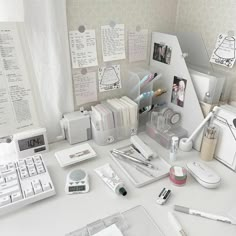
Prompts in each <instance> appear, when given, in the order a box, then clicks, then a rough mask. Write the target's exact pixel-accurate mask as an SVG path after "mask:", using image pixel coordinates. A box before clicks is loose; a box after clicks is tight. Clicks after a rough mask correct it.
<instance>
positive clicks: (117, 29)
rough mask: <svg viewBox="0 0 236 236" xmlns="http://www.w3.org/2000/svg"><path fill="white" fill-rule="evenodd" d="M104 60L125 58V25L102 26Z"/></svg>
mask: <svg viewBox="0 0 236 236" xmlns="http://www.w3.org/2000/svg"><path fill="white" fill-rule="evenodd" d="M101 37H102V54H103V61H105V62H107V61H114V60H122V59H125V26H124V25H123V24H117V25H115V26H114V27H111V26H110V25H104V26H101Z"/></svg>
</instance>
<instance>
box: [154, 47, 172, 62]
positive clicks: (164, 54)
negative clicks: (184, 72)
mask: <svg viewBox="0 0 236 236" xmlns="http://www.w3.org/2000/svg"><path fill="white" fill-rule="evenodd" d="M152 59H153V60H155V61H159V62H162V63H165V64H168V65H169V64H170V60H171V48H170V47H168V46H167V45H165V44H163V43H154V49H153V57H152Z"/></svg>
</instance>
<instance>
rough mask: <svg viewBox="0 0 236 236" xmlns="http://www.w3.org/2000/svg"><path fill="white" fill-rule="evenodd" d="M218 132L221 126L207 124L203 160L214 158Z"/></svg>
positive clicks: (202, 152) (202, 151) (202, 153)
mask: <svg viewBox="0 0 236 236" xmlns="http://www.w3.org/2000/svg"><path fill="white" fill-rule="evenodd" d="M218 133H219V127H217V126H215V125H214V126H212V125H211V126H207V127H206V128H205V132H204V137H203V140H202V147H201V155H200V157H201V159H202V160H203V161H211V160H212V159H213V157H214V153H215V149H216V144H217V138H218Z"/></svg>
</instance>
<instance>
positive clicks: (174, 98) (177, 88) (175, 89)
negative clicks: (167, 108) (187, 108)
mask: <svg viewBox="0 0 236 236" xmlns="http://www.w3.org/2000/svg"><path fill="white" fill-rule="evenodd" d="M186 86H187V80H186V79H183V78H179V77H177V76H174V80H173V86H172V94H171V102H172V103H174V104H175V105H177V106H180V107H184V100H185V90H186Z"/></svg>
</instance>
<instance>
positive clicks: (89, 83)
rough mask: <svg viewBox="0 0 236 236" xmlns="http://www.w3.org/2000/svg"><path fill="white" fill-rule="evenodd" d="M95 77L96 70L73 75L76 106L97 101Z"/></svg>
mask: <svg viewBox="0 0 236 236" xmlns="http://www.w3.org/2000/svg"><path fill="white" fill-rule="evenodd" d="M96 79H97V76H96V72H88V73H87V74H85V75H83V74H81V73H78V74H76V75H73V82H74V94H75V100H76V105H77V106H80V105H83V104H85V103H89V102H94V101H97V99H98V98H97V81H96Z"/></svg>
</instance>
